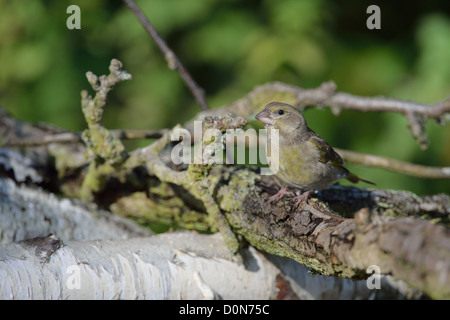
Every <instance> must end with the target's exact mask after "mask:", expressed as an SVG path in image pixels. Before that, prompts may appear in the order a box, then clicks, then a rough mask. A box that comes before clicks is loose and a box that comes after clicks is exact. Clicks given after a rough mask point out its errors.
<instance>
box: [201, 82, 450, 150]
mask: <svg viewBox="0 0 450 320" xmlns="http://www.w3.org/2000/svg"><path fill="white" fill-rule="evenodd" d="M336 89H337V87H336V84H335V83H334V82H332V81H329V82H324V83H322V84H321V85H320V86H319V87H317V88H313V89H303V88H300V87H296V86H292V85H288V84H285V83H281V82H273V83H267V84H264V85H260V86H258V87H256V88H254V89H253V90H252V91H251V92H250V93H248V94H247V95H246V96H245V97H243V98H241V99H239V100H238V101H236V102H234V103H232V104H229V105H227V106H225V107H222V108H220V109H215V110H211V111H209V112H208V113H205V114H226V113H229V112H231V113H234V114H236V115H238V116H241V117H253V115H254V114H255V113H256V112H258V111H261V109H262V108H263V107H264V106H265V105H266V104H267V103H269V102H272V101H281V102H285V103H289V104H292V105H295V106H298V107H301V108H308V107H313V106H314V107H316V106H319V107H325V106H329V107H330V108H331V110H332V111H333V113H334V114H336V115H337V114H339V112H340V111H341V110H342V109H347V110H356V111H362V112H369V111H371V112H374V111H376V112H397V113H401V114H403V115H405V116H406V118H407V119H408V122H409V123H410V125H409V129H410V131H411V134H412V135H413V137H414V138H415V139H416V141H417V142H418V143H419V145H420V146H421V148H422V149H426V148H427V146H428V145H427V143H428V141H427V138H426V134H425V128H424V125H425V123H426V121H427V120H428V119H429V118H433V119H435V120H436V121H437V122H438V123H440V124H442V125H443V124H445V122H446V121H448V120H449V118H450V98H448V99H446V100H444V101H442V102H438V103H435V104H433V105H426V104H420V103H415V102H409V101H404V100H399V99H391V98H384V97H371V98H368V97H359V96H355V95H351V94H348V93H344V92H337V91H336Z"/></svg>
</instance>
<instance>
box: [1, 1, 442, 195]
mask: <svg viewBox="0 0 450 320" xmlns="http://www.w3.org/2000/svg"><path fill="white" fill-rule="evenodd" d="M70 4H76V5H78V6H79V7H80V9H81V30H68V29H67V27H66V20H67V18H68V17H69V14H67V13H66V9H67V7H68V6H69V5H70ZM137 4H138V5H139V6H140V7H141V8H142V9H143V11H144V12H145V13H146V15H147V16H148V18H149V19H150V20H151V21H152V23H153V24H154V26H155V27H156V28H157V29H158V31H159V32H160V33H161V35H162V36H163V37H164V39H166V40H167V42H168V44H169V46H170V47H171V48H172V49H173V50H174V51H175V52H176V54H177V55H178V56H179V58H180V60H181V61H182V62H183V63H184V64H185V66H186V68H187V69H188V70H189V71H190V72H191V74H192V75H193V77H194V78H195V79H196V81H197V82H198V83H199V85H200V86H202V87H203V88H204V89H205V90H206V94H207V101H208V103H209V105H210V106H211V107H212V108H217V107H220V106H222V105H226V104H229V103H232V102H234V101H236V100H237V99H239V98H241V97H243V96H244V95H245V94H246V93H247V92H249V91H250V90H252V88H254V87H255V86H256V85H259V84H263V83H266V82H269V81H282V82H286V83H289V84H292V85H296V86H300V87H304V88H312V87H316V86H318V85H320V84H321V83H322V82H323V81H327V80H333V81H335V82H336V84H337V85H338V90H340V91H344V92H348V93H351V94H355V95H363V96H387V97H393V98H400V99H406V100H411V101H416V102H421V103H428V104H432V103H436V102H439V101H441V100H443V99H445V98H446V97H448V96H449V95H450V1H448V0H442V1H425V0H423V1H416V2H412V1H410V2H406V1H395V2H394V1H370V2H369V1H348V0H347V1H342V0H341V1H331V0H330V1H326V0H320V1H319V0H311V1H308V0H285V1H280V0H278V1H273V0H271V1H269V0H266V1H262V0H261V1H239V0H234V1H224V0H146V1H137ZM371 4H376V5H378V6H380V8H381V27H382V29H381V30H369V29H367V27H366V19H367V18H368V17H369V14H367V13H366V8H367V7H368V6H369V5H371ZM112 58H117V59H119V60H121V61H122V62H123V63H124V65H125V69H127V70H128V71H129V72H130V73H132V75H133V80H132V81H131V82H125V83H122V84H120V85H118V86H117V87H116V88H115V90H114V91H113V92H112V93H111V95H110V98H109V102H108V105H107V108H106V110H105V114H104V121H103V124H104V125H105V126H106V127H107V128H111V129H112V128H123V129H149V128H152V129H153V128H166V127H171V126H174V125H175V124H177V123H183V122H185V121H187V120H189V119H190V118H191V117H192V116H193V115H194V114H195V113H196V112H198V111H199V108H198V106H197V105H196V103H195V101H194V99H193V97H192V95H191V94H190V92H189V91H188V89H187V88H186V86H185V85H184V83H183V82H182V81H181V79H180V77H179V76H178V74H177V73H176V72H174V71H171V70H169V69H168V67H167V64H166V62H165V60H164V58H163V57H162V55H161V53H160V52H159V51H158V49H157V47H156V45H155V44H154V43H153V42H152V41H151V40H150V38H149V37H148V35H147V34H146V33H145V31H144V29H143V27H142V26H141V25H140V24H139V22H138V21H137V19H136V18H135V17H134V16H133V15H132V13H131V12H130V11H129V10H128V9H127V8H126V7H125V6H124V5H123V3H122V2H121V1H118V0H117V1H107V0H83V1H56V0H54V1H44V0H14V1H7V0H0V104H1V105H2V106H3V107H4V108H6V109H7V110H8V111H9V112H11V113H12V114H13V115H15V116H16V117H18V118H20V119H22V120H26V121H32V122H38V121H40V122H49V123H52V124H55V125H57V126H60V127H63V128H66V129H69V130H74V131H80V130H83V129H84V128H85V122H84V120H83V117H82V113H81V109H80V91H81V90H83V89H89V88H90V87H89V84H88V83H87V81H86V79H85V73H86V71H93V72H94V73H96V74H97V75H100V74H104V73H107V68H108V65H109V62H110V60H111V59H112ZM305 117H306V119H307V121H308V124H309V126H310V127H311V128H312V129H313V130H315V131H316V132H317V133H319V134H320V135H321V136H322V137H324V138H325V139H326V140H327V141H328V142H329V143H330V144H331V145H332V146H335V147H339V148H344V149H350V150H355V151H359V152H365V153H371V154H376V155H382V156H387V157H392V158H395V159H399V160H403V161H409V162H414V163H418V164H424V165H431V166H449V165H450V126H449V125H447V126H445V127H442V126H438V125H437V124H436V123H435V122H434V121H432V120H430V121H428V123H427V125H426V129H427V134H428V137H429V141H430V147H429V149H428V150H426V151H422V150H421V149H420V148H419V145H418V144H417V142H416V141H414V139H413V138H412V136H411V135H410V133H409V131H408V130H407V128H406V127H407V121H406V119H405V118H404V117H403V116H401V115H398V114H392V113H383V114H379V113H359V112H353V111H343V112H342V113H341V115H340V116H338V117H335V116H334V115H332V113H331V112H330V110H329V109H325V110H317V109H309V110H307V111H306V112H305ZM141 143H144V142H141ZM348 168H349V169H350V170H352V171H354V172H355V173H356V174H358V175H360V176H362V177H364V178H366V179H368V180H371V181H374V182H376V183H377V187H379V188H386V189H406V190H411V191H413V192H416V193H419V194H432V193H438V192H445V193H449V190H450V183H449V180H426V179H419V178H414V177H408V176H405V175H401V174H396V173H391V172H387V171H385V170H381V169H375V168H363V167H356V166H354V165H351V164H349V165H348ZM344 184H345V183H344Z"/></svg>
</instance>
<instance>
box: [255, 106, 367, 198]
mask: <svg viewBox="0 0 450 320" xmlns="http://www.w3.org/2000/svg"><path fill="white" fill-rule="evenodd" d="M256 119H258V120H259V121H261V122H263V123H264V125H265V128H266V129H278V139H272V141H271V135H272V134H273V133H271V130H267V159H268V162H269V164H271V163H272V164H273V162H274V161H277V164H278V166H277V167H278V171H277V172H276V173H275V176H276V177H277V178H279V180H281V182H283V183H284V185H287V186H288V187H290V188H296V189H300V190H301V191H303V193H302V194H301V195H300V196H297V197H296V199H297V202H296V205H297V206H298V205H299V204H300V203H301V202H302V201H306V200H307V199H308V198H309V196H310V194H311V193H313V192H314V191H315V190H322V189H325V188H327V187H328V186H329V185H330V183H332V182H334V181H336V180H339V179H342V178H345V179H347V180H349V181H351V182H353V183H357V182H359V181H363V182H366V183H369V184H374V183H373V182H370V181H367V180H364V179H362V178H360V177H358V176H356V175H354V174H353V173H351V172H350V171H348V170H347V169H346V168H345V167H344V161H343V160H342V158H341V157H340V156H339V154H337V152H336V151H334V150H333V148H332V147H331V146H330V145H329V144H328V143H327V142H326V141H325V140H324V139H323V138H322V137H321V136H319V135H318V134H317V133H315V132H314V131H312V130H311V129H310V128H309V127H308V125H307V124H306V121H305V118H304V117H303V115H302V113H301V112H300V111H299V110H298V109H297V108H295V107H294V106H291V105H289V104H286V103H281V102H271V103H269V104H268V105H267V106H266V107H265V108H264V110H263V111H261V112H260V113H258V114H257V115H256ZM275 140H278V145H276V147H277V149H278V158H277V159H275V158H274V157H276V156H277V155H276V154H274V155H272V154H271V152H270V146H272V147H273V146H274V145H273V143H277V141H275ZM272 149H275V148H272ZM271 168H272V166H271ZM287 190H288V188H286V187H285V186H281V189H280V191H279V192H278V193H277V194H275V195H274V196H272V197H270V198H269V202H274V201H278V200H280V199H281V198H283V196H284V195H285V194H286V193H287Z"/></svg>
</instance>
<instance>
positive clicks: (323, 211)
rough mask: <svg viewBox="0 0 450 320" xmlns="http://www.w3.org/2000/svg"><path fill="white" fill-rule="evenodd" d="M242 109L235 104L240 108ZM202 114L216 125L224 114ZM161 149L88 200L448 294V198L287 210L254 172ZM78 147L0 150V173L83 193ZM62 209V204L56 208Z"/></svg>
mask: <svg viewBox="0 0 450 320" xmlns="http://www.w3.org/2000/svg"><path fill="white" fill-rule="evenodd" d="M288 94H291V93H288ZM255 97H256V96H255ZM263 98H264V99H265V98H267V96H265V97H261V99H263ZM272 98H273V97H272V96H270V99H272ZM245 102H246V103H247V102H248V101H245ZM259 102H261V101H259ZM242 103H244V102H242ZM254 103H256V102H255V101H251V105H252V106H253V104H254ZM239 105H240V104H239V103H236V104H234V108H237V109H236V110H239V108H238V106H239ZM226 109H227V108H224V110H226ZM253 110H254V109H253ZM222 111H223V110H222ZM241 111H242V110H241ZM246 112H249V111H248V110H247V111H246ZM205 119H209V120H207V121H206V122H208V121H209V124H210V125H212V126H216V125H217V124H218V123H219V124H220V123H221V120H222V119H225V118H220V117H217V118H214V117H212V116H210V118H205ZM227 119H230V118H227ZM0 120H1V121H2V124H4V125H5V127H6V130H5V127H2V129H3V130H2V131H3V132H2V133H3V136H5V134H4V133H5V132H6V136H16V137H24V136H25V137H27V136H39V135H45V134H46V133H47V132H60V131H59V130H57V129H53V128H50V129H49V128H47V127H35V126H31V125H28V124H23V123H20V122H18V121H14V119H12V118H10V117H9V116H7V115H5V116H4V117H2V118H1V119H0ZM225 129H226V128H225ZM102 130H103V129H102ZM105 130H106V129H104V130H103V131H102V132H104V133H106V134H107V132H106V131H105ZM3 140H4V139H3ZM165 147H166V148H165ZM167 147H170V144H169V140H168V137H167V135H164V136H163V138H161V139H160V140H158V141H157V142H155V144H153V145H151V146H149V147H147V148H143V149H140V150H138V151H136V152H133V153H131V154H129V155H127V158H126V159H121V160H120V161H119V162H118V163H119V166H118V168H119V169H117V170H111V171H108V172H109V173H108V175H103V177H102V183H101V185H98V186H99V188H98V189H95V188H89V196H92V197H93V200H94V201H95V202H96V203H98V204H99V205H100V206H101V207H103V208H109V209H111V210H112V211H114V212H115V213H119V214H121V215H125V216H132V217H135V218H140V219H145V220H146V221H147V222H155V221H157V222H160V221H163V222H165V223H168V224H173V225H176V226H181V227H184V228H193V229H197V230H201V231H217V230H219V231H221V233H222V235H224V236H225V241H226V243H227V244H228V246H229V247H230V244H232V245H231V247H233V246H234V245H236V243H237V242H236V241H234V242H233V239H231V238H232V236H233V235H237V236H236V239H238V238H239V239H244V240H245V241H246V242H248V243H250V244H251V245H252V246H254V247H256V248H257V249H259V250H261V251H264V252H268V253H272V254H276V255H280V256H283V257H288V258H291V259H294V260H296V261H298V262H300V263H302V264H305V265H306V266H308V267H310V268H312V269H313V270H315V271H317V272H319V273H321V274H324V275H334V276H341V277H348V278H352V279H361V278H366V277H367V276H368V274H367V268H368V267H369V266H371V265H377V266H378V267H379V268H380V270H381V272H382V273H383V274H388V275H392V276H394V277H396V278H398V279H401V280H404V281H405V282H407V283H408V284H409V285H411V286H412V287H414V288H417V289H418V290H421V291H423V292H425V293H426V294H427V295H429V296H430V297H432V298H450V292H449V291H450V289H449V288H450V283H449V281H450V274H449V273H450V248H449V243H450V241H449V240H450V239H449V230H448V222H449V212H450V209H449V208H450V200H449V196H448V195H443V194H442V195H435V196H429V197H419V196H417V195H413V194H411V193H409V192H399V191H390V190H372V189H357V188H345V187H332V188H330V189H327V190H324V191H322V192H320V193H318V194H317V197H318V199H317V200H309V202H308V203H306V204H304V205H303V206H301V207H299V210H294V209H293V206H292V203H291V202H290V200H289V198H286V200H285V201H284V202H279V203H276V204H273V205H268V204H267V198H268V194H272V192H273V191H274V190H275V188H274V187H273V183H272V182H271V181H268V180H267V179H265V178H261V176H260V175H258V174H257V173H256V172H255V170H252V169H251V168H237V167H233V166H214V167H211V166H207V165H197V166H196V165H193V166H189V167H188V168H186V167H183V166H179V167H177V166H173V164H171V163H170V161H167V160H166V159H167V155H168V154H170V153H168V151H167V150H168V149H170V148H167ZM84 150H86V149H85V147H84V146H83V145H82V144H80V143H78V144H72V145H62V144H51V145H49V146H40V147H39V148H37V149H35V148H31V149H28V148H23V149H19V150H18V149H8V148H2V149H1V152H0V173H1V174H2V175H3V176H9V177H11V178H13V179H14V180H15V181H17V182H26V183H32V184H37V185H40V186H42V187H44V188H46V189H50V190H55V191H58V192H61V193H63V194H64V195H66V196H80V194H81V192H80V190H81V189H82V182H83V179H84V178H85V177H86V168H87V165H88V160H86V159H85V158H84V157H83V155H82V151H84ZM91 151H92V150H91ZM24 170H25V171H24ZM94 176H95V175H94ZM105 177H107V179H104V178H105ZM84 182H86V181H84ZM94 182H95V181H94ZM85 186H86V184H85ZM10 187H11V186H10ZM92 191H94V192H92ZM2 196H3V198H4V199H7V200H3V203H8V201H11V200H8V199H9V197H10V194H9V193H7V192H3V195H2ZM21 201H28V200H26V198H24V200H21ZM22 208H26V206H23V205H22ZM60 210H62V211H64V210H65V207H60V209H58V210H57V211H56V212H58V211H60ZM31 212H32V211H31ZM356 212H357V213H356ZM425 219H430V220H431V221H433V222H430V221H429V220H425ZM44 220H45V219H44ZM231 230H232V231H233V232H231ZM45 233H46V232H45ZM30 234H31V233H30ZM11 239H17V237H14V236H12V238H11ZM236 239H234V240H236ZM18 250H19V249H18ZM58 251H60V250H57V251H56V252H58Z"/></svg>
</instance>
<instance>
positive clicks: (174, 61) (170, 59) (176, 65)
mask: <svg viewBox="0 0 450 320" xmlns="http://www.w3.org/2000/svg"><path fill="white" fill-rule="evenodd" d="M123 2H125V4H126V5H127V6H128V8H130V10H131V11H132V12H133V13H134V15H135V16H136V18H137V19H138V20H139V22H140V23H141V24H142V26H143V27H144V28H145V30H146V31H147V33H148V34H149V35H150V36H151V37H152V39H153V40H154V41H155V42H156V44H157V45H158V47H159V49H160V50H161V52H162V53H163V54H164V58H165V59H166V61H167V63H168V64H169V68H170V69H172V70H174V69H176V70H178V73H179V74H180V76H181V78H182V79H183V80H184V82H185V83H186V85H187V86H188V88H189V90H191V92H192V94H193V96H194V98H195V100H197V103H198V104H199V106H200V108H201V109H202V110H204V111H205V110H208V109H209V107H208V104H207V103H206V99H205V93H204V90H203V89H202V88H201V87H199V86H198V84H197V83H196V82H195V81H194V79H193V78H192V77H191V75H190V74H189V72H188V71H187V70H186V68H185V67H184V66H183V64H182V63H181V61H180V60H179V59H178V57H177V56H176V55H175V53H174V52H173V51H172V50H171V49H170V48H169V46H168V45H167V44H166V42H165V41H164V40H163V39H162V38H161V36H160V35H159V33H158V31H156V29H155V27H154V26H153V25H152V24H151V22H150V21H149V20H148V18H147V17H146V16H145V15H144V13H143V12H142V11H141V9H139V7H138V6H137V5H136V3H134V1H133V0H123Z"/></svg>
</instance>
